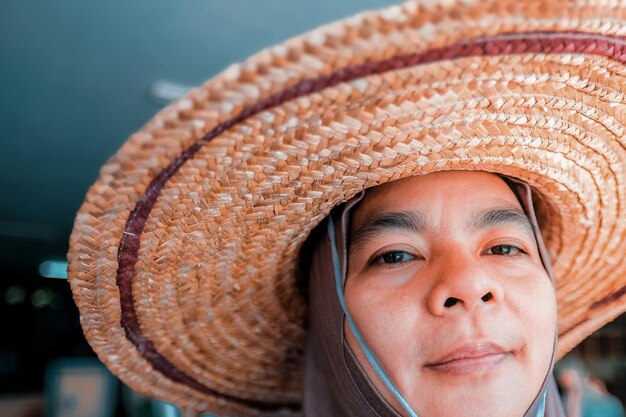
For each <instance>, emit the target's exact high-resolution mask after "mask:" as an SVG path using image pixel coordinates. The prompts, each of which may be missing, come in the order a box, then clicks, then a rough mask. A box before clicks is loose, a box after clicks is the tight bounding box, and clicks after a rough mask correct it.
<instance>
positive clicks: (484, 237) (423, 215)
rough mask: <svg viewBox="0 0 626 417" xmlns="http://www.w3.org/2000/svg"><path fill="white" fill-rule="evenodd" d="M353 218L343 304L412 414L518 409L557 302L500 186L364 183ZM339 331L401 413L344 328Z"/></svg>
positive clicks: (526, 399) (441, 177)
mask: <svg viewBox="0 0 626 417" xmlns="http://www.w3.org/2000/svg"><path fill="white" fill-rule="evenodd" d="M351 223H352V225H351V238H350V248H349V256H348V258H349V262H348V277H347V281H346V287H345V298H346V302H347V306H348V311H350V314H351V315H352V317H353V319H354V321H355V323H356V325H357V327H358V328H359V329H360V331H361V332H362V334H363V337H364V339H365V342H366V343H367V344H368V345H369V347H370V348H371V349H372V350H373V351H374V353H375V354H376V355H377V357H378V359H379V361H380V363H381V365H382V367H383V369H384V370H385V371H386V373H387V375H388V376H389V377H390V378H391V380H392V381H393V382H394V384H395V385H396V387H397V388H398V389H399V391H400V392H401V393H402V395H403V396H404V398H405V399H406V400H407V401H408V402H409V404H411V406H412V407H413V409H414V410H415V411H416V412H417V413H418V414H419V415H420V417H449V416H457V415H463V416H466V417H470V416H481V417H485V416H497V417H521V416H522V415H523V414H524V413H525V411H526V410H527V409H528V407H529V406H530V404H531V403H532V401H533V400H534V398H535V397H536V396H537V394H538V392H539V390H540V388H541V386H542V384H543V381H544V379H545V377H546V375H547V373H548V369H549V367H550V363H551V359H552V351H553V343H554V337H555V331H556V300H555V295H554V289H553V287H552V284H551V282H550V279H549V277H548V275H547V273H546V271H545V269H544V267H543V265H542V262H541V258H540V255H539V252H538V249H537V244H536V241H535V237H534V235H533V232H532V229H531V226H530V223H529V221H528V219H527V217H526V216H525V214H524V212H523V210H522V207H521V206H520V204H519V202H518V201H517V198H516V197H515V195H514V194H513V192H512V191H511V190H510V189H509V187H508V186H507V185H506V183H505V182H504V181H503V180H502V179H501V178H499V177H498V176H496V175H493V174H489V173H485V172H459V171H452V172H441V173H436V174H429V175H426V176H421V177H410V178H407V179H403V180H399V181H395V182H391V183H388V184H385V185H382V186H379V187H376V188H375V189H372V190H368V192H367V193H366V195H365V197H364V199H363V201H361V203H360V204H359V205H358V206H357V208H356V209H355V211H354V212H353V216H352V222H351ZM346 338H347V340H348V343H349V345H350V347H351V348H352V350H353V351H354V353H355V355H356V356H357V358H358V360H359V362H360V363H361V364H362V365H363V367H364V368H365V370H366V372H367V373H368V375H369V377H370V379H371V380H372V381H373V382H374V384H375V385H376V386H377V388H378V389H379V391H380V392H381V393H382V394H383V396H384V397H385V398H386V399H387V400H388V401H389V402H390V403H391V404H392V405H394V407H395V408H396V409H397V410H401V408H400V406H399V405H398V403H397V401H395V399H394V398H393V397H392V395H391V394H390V393H389V392H388V391H387V390H386V389H385V388H384V385H383V384H382V382H381V381H380V379H379V378H378V377H377V376H376V373H375V372H374V371H373V369H372V368H371V367H370V366H369V363H368V362H367V360H366V359H365V356H364V354H363V352H362V350H361V348H360V347H359V345H358V342H356V339H355V338H354V336H353V334H352V333H351V331H350V330H349V328H348V327H346Z"/></svg>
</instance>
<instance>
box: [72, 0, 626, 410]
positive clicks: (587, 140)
mask: <svg viewBox="0 0 626 417" xmlns="http://www.w3.org/2000/svg"><path fill="white" fill-rule="evenodd" d="M625 18H626V12H625V11H624V9H623V8H620V7H619V5H604V6H602V7H600V6H598V5H596V4H595V2H594V1H592V0H588V1H577V2H571V3H570V2H558V1H557V2H546V3H537V2H522V3H518V2H513V1H508V0H505V1H497V2H496V1H487V2H480V3H477V4H473V3H471V2H459V3H453V2H442V3H436V2H429V3H427V4H420V3H413V2H410V3H406V4H403V5H402V6H400V7H395V8H391V9H387V10H383V11H380V12H373V13H365V14H362V15H359V16H357V17H354V18H351V19H348V20H345V21H342V22H338V23H336V24H333V25H329V26H327V27H323V28H321V29H319V30H317V31H314V32H312V33H310V34H307V35H304V36H303V37H300V38H296V39H294V40H291V41H289V42H287V43H285V44H284V45H281V46H278V47H275V48H272V49H269V50H267V51H263V52H261V53H260V54H258V55H256V56H254V57H252V58H251V59H250V60H248V61H246V62H245V63H244V64H242V65H240V66H235V67H232V68H230V69H228V70H227V71H225V72H224V73H222V74H220V75H218V76H217V77H215V78H213V79H212V80H210V81H209V82H208V83H207V84H205V85H204V86H203V87H201V88H200V89H198V90H196V91H194V92H192V93H190V94H189V95H188V96H186V97H185V98H183V99H182V100H179V101H178V102H177V103H175V104H173V105H172V106H170V107H169V108H167V109H166V110H164V111H163V112H162V113H160V114H159V115H157V116H156V117H155V118H154V119H153V120H152V121H151V122H150V123H148V124H147V125H146V127H145V128H144V129H143V130H142V131H141V132H139V133H137V134H135V135H133V136H132V137H131V138H130V139H129V141H128V142H127V143H126V144H125V145H124V147H123V148H122V149H121V150H120V151H119V152H118V153H117V155H116V156H115V157H113V158H112V159H111V160H110V161H109V162H108V163H107V165H106V166H105V167H104V168H103V170H102V172H101V177H100V179H99V180H98V182H96V184H95V185H94V186H93V187H92V188H91V190H90V191H89V193H88V195H87V197H86V201H85V203H84V205H83V207H82V208H81V211H80V212H79V214H78V216H77V219H76V223H75V228H74V232H73V234H72V238H71V242H70V243H71V246H70V253H69V256H68V257H69V276H70V282H71V284H72V289H73V292H74V297H75V299H76V301H77V304H78V306H79V309H80V311H81V321H82V324H83V329H84V331H85V334H86V336H87V338H88V340H89V341H90V343H91V344H92V346H93V347H94V350H96V352H97V353H98V355H99V357H100V358H101V359H102V360H103V362H105V363H106V364H107V366H108V367H109V368H110V369H111V370H112V371H113V372H114V373H115V374H116V375H118V376H119V377H120V378H122V379H123V380H124V381H125V382H126V383H128V384H129V385H131V386H132V387H133V388H135V389H138V390H140V391H142V392H145V393H147V394H150V395H154V396H156V397H158V398H161V399H164V400H167V401H170V402H174V403H175V404H177V405H179V406H181V407H183V408H186V409H192V410H198V411H204V412H212V413H216V414H219V415H229V416H230V415H235V416H250V415H302V414H304V415H306V416H333V417H334V416H398V415H407V416H415V415H420V416H422V417H423V416H426V417H437V416H443V415H445V416H449V415H466V416H476V415H480V416H485V415H494V416H495V415H497V416H522V415H524V416H533V417H534V416H543V415H545V416H557V415H561V413H562V411H561V408H560V405H559V404H558V398H557V395H556V391H555V389H554V382H553V379H552V377H551V369H552V362H553V359H554V358H555V357H560V356H562V355H563V354H565V353H566V352H567V351H568V350H570V349H571V348H573V347H574V346H575V345H576V344H577V343H579V342H580V340H582V339H583V338H584V337H586V336H587V335H588V334H589V333H591V332H593V331H594V330H595V329H597V328H598V327H600V326H602V325H603V324H604V323H606V322H607V321H610V320H611V319H613V318H614V317H616V316H617V315H619V314H620V313H621V312H623V311H624V310H625V309H626V298H624V297H623V295H624V293H626V290H625V289H624V288H626V278H624V277H626V274H625V272H626V271H625V269H626V262H624V260H623V256H622V253H624V250H625V249H626V247H624V246H625V245H626V243H625V240H624V239H623V236H624V235H625V232H626V230H625V229H626V224H625V223H624V221H622V220H621V218H622V216H623V215H624V210H625V207H626V197H625V196H624V182H625V181H624V180H625V176H624V162H626V151H625V148H624V146H623V139H622V138H623V132H624V122H625V120H626V114H625V113H624V111H623V106H624V103H625V102H626V100H625V99H624V90H625V87H624V85H626V84H625V83H624V80H623V74H625V73H626V71H625V70H626V67H625V66H624V60H625V59H624V56H626V54H624V53H623V52H624V42H623V39H622V38H621V37H620V36H619V34H621V33H622V32H624V31H625V30H626V24H625V22H626V19H625ZM443 171H446V172H443ZM450 171H451V172H450ZM496 174H497V175H496ZM344 202H347V204H345V205H342V203H344ZM535 208H536V210H537V213H536V215H535ZM333 209H334V210H333ZM331 211H332V213H331ZM329 214H330V216H329ZM314 229H315V232H314V233H312V234H311V232H312V231H313V230H314ZM539 230H541V233H540V232H539ZM544 240H545V246H544ZM305 242H306V245H305ZM303 248H304V249H303ZM550 261H551V262H552V264H553V265H552V267H553V268H554V273H553V274H552V269H551V266H550ZM552 276H553V277H554V287H553V286H552V281H551V277H552ZM303 288H308V291H303V290H302V289H303ZM554 288H556V297H555V292H554ZM303 293H304V295H303ZM557 306H558V309H557ZM557 311H558V312H557ZM557 335H558V343H556V337H557ZM305 343H306V347H305ZM555 343H556V344H555ZM303 404H304V406H303Z"/></svg>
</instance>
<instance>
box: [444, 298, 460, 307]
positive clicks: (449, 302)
mask: <svg viewBox="0 0 626 417" xmlns="http://www.w3.org/2000/svg"><path fill="white" fill-rule="evenodd" d="M458 301H459V299H458V298H454V297H449V298H448V299H447V300H446V301H445V302H444V303H443V306H444V307H447V308H450V307H452V306H453V305H455V304H456V303H457V302H458Z"/></svg>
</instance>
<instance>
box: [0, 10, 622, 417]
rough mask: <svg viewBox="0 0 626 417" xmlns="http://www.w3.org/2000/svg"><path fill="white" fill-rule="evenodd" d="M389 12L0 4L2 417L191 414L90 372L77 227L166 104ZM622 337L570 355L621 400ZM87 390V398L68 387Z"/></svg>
mask: <svg viewBox="0 0 626 417" xmlns="http://www.w3.org/2000/svg"><path fill="white" fill-rule="evenodd" d="M393 3H395V1H394V0H342V1H335V0H316V1H304V0H262V1H251V0H230V1H227V2H224V1H217V0H188V1H185V2H179V1H174V0H150V1H148V0H136V1H130V2H129V1H122V0H111V1H106V2H84V1H78V0H55V1H51V0H36V1H35V0H19V1H17V0H7V1H3V2H2V4H1V5H0V91H1V94H0V191H1V193H2V194H1V197H0V274H1V276H2V280H1V281H0V316H1V317H2V319H1V321H0V334H2V337H1V338H0V416H2V417H39V416H44V415H50V416H68V417H69V416H72V417H92V416H93V417H96V416H97V417H100V416H105V415H106V416H107V417H108V415H107V414H90V413H89V409H90V408H89V407H87V406H86V405H85V407H86V408H81V407H82V406H83V405H84V404H92V405H93V404H100V403H99V402H98V401H103V399H105V400H106V402H107V403H110V404H107V407H108V406H110V408H107V407H104V408H102V409H100V410H99V411H106V412H108V413H109V414H111V415H115V416H116V417H119V416H129V417H150V416H158V417H178V416H180V417H186V416H187V415H188V414H185V413H184V412H181V411H180V410H178V409H176V407H173V406H171V405H168V404H165V403H161V402H159V401H154V400H151V399H149V398H146V397H144V396H142V395H139V394H137V393H134V392H132V391H130V390H128V389H127V388H126V387H123V386H122V385H121V384H118V385H116V384H115V383H112V382H111V380H110V379H109V378H108V377H107V376H106V375H107V374H106V371H104V370H103V369H102V368H98V367H99V366H100V365H99V364H98V363H97V362H93V360H95V356H94V354H93V352H92V351H91V349H90V347H89V345H88V344H87V343H86V342H85V340H84V338H83V335H82V331H81V329H80V325H79V320H78V312H77V310H76V308H75V306H74V304H73V301H72V298H71V294H70V290H69V286H68V284H67V281H66V276H65V267H66V264H65V253H66V250H67V241H68V237H69V233H70V231H71V227H72V222H73V219H74V214H75V213H76V211H77V210H78V208H79V206H80V204H81V202H82V199H83V197H84V195H85V193H86V191H87V188H88V187H89V186H90V185H91V184H92V183H93V182H94V181H95V180H96V178H97V176H98V170H99V168H100V166H101V165H102V164H103V163H104V162H105V161H106V159H107V158H109V157H110V156H111V155H112V154H113V153H114V152H115V151H116V150H117V149H118V148H119V147H120V146H121V145H122V143H123V142H124V141H125V140H126V138H127V137H128V136H129V135H130V134H131V133H133V132H134V131H136V130H138V129H139V128H140V127H141V126H142V125H143V124H144V123H145V122H146V121H147V120H148V119H149V118H150V117H151V116H152V115H154V114H155V113H156V112H157V111H158V110H159V109H160V108H161V107H162V106H164V105H166V104H167V103H169V102H170V101H171V100H174V99H176V98H177V97H179V96H180V95H182V94H184V93H185V92H186V91H188V90H189V89H190V88H192V87H193V86H197V85H200V84H201V83H202V82H203V81H205V80H206V79H208V78H210V77H211V76H213V75H215V74H216V73H217V72H219V71H220V70H222V69H225V68H226V67H227V66H228V65H230V64H231V63H234V62H239V61H241V60H243V59H245V58H246V57H248V56H249V55H250V54H252V53H254V52H256V51H258V50H260V49H261V48H264V47H267V46H271V45H273V44H276V43H278V42H281V41H283V40H285V39H287V38H289V37H291V36H294V35H298V34H300V33H302V32H304V31H307V30H310V29H313V28H315V27H317V26H319V25H320V24H322V23H325V22H330V21H333V20H336V19H339V18H342V17H345V16H349V15H351V14H354V13H355V12H358V11H360V10H364V9H372V8H379V7H383V6H386V5H389V4H393ZM625 329H626V323H625V322H624V320H620V321H618V322H616V323H615V324H612V325H609V326H607V328H606V329H602V330H601V332H599V334H598V336H594V337H592V338H591V339H590V340H589V341H588V342H586V343H584V344H583V345H582V346H581V348H580V354H581V355H582V356H583V357H584V358H585V360H588V361H590V365H589V366H590V368H591V369H597V372H598V373H597V375H598V376H599V377H602V378H603V379H604V380H605V381H607V387H608V388H609V390H613V392H614V393H616V394H617V395H618V396H620V398H622V399H624V398H626V392H625V391H626V384H625V382H626V381H624V378H625V376H624V375H625V374H624V372H623V369H624V366H625V365H624V364H625V362H624V353H623V352H624V346H625V343H626V342H625V334H626V333H625V332H626V330H625ZM59 358H64V359H63V361H61V362H58V361H56V360H57V359H59ZM85 358H91V359H92V362H89V361H86V359H85ZM600 358H609V361H608V362H607V361H605V360H600ZM46 370H47V371H46ZM46 372H47V374H46ZM46 375H48V378H47V379H46ZM84 378H86V379H87V380H89V381H91V382H90V383H89V384H90V385H89V386H91V387H93V388H91V389H89V390H87V392H86V393H85V394H83V393H82V391H80V390H75V389H74V388H75V387H76V385H72V384H73V382H72V381H74V382H76V381H84ZM67 384H69V385H67ZM78 386H79V387H80V388H83V386H82V382H80V383H79V385H78ZM85 386H87V385H85ZM44 391H45V392H46V395H44ZM92 395H93V396H92ZM88 400H89V401H92V402H91V403H89V402H84V401H88ZM59 410H61V411H59ZM81 410H83V411H84V412H83V414H81ZM85 410H86V411H85ZM50 413H52V414H50ZM55 413H56V414H55Z"/></svg>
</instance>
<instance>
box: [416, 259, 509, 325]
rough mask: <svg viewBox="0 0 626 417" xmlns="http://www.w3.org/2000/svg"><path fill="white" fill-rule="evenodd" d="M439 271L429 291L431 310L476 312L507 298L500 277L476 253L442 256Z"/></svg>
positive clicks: (433, 312)
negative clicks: (476, 256)
mask: <svg viewBox="0 0 626 417" xmlns="http://www.w3.org/2000/svg"><path fill="white" fill-rule="evenodd" d="M437 269H438V272H437V273H436V276H435V277H434V278H435V284H434V286H433V287H432V290H431V292H430V294H429V295H428V301H427V302H428V309H429V311H430V312H431V314H433V315H436V316H441V315H444V314H450V313H453V312H457V311H463V310H464V311H467V312H473V311H474V310H476V309H477V308H484V307H487V306H490V305H495V304H498V303H500V302H501V301H502V299H503V295H504V294H503V289H502V286H501V285H500V283H499V282H498V279H497V277H495V276H492V274H491V273H489V271H488V270H487V269H486V268H485V267H484V266H483V265H481V263H480V260H479V259H476V258H473V257H472V256H464V257H456V256H455V259H454V260H452V259H448V260H442V262H441V266H439V267H438V268H437Z"/></svg>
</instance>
